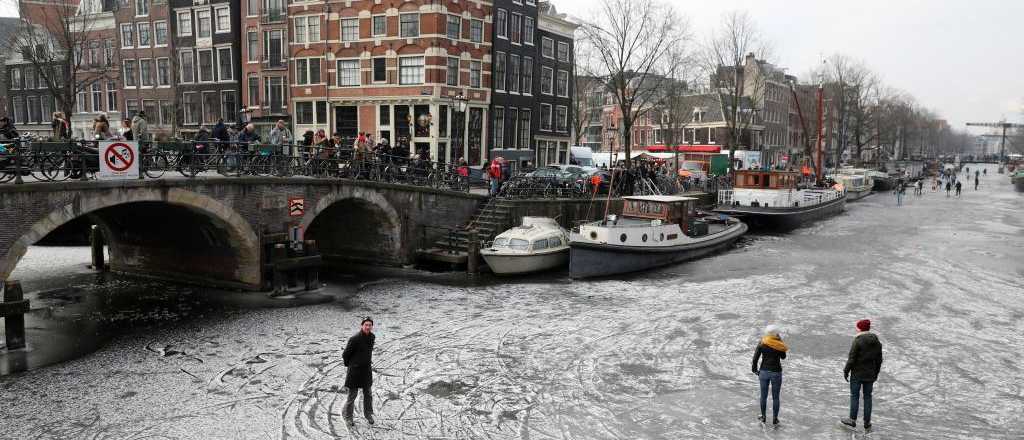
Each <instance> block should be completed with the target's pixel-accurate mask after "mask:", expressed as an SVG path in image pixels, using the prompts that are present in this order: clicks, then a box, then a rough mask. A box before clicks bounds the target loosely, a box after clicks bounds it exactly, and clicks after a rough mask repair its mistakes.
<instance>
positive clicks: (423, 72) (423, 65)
mask: <svg viewBox="0 0 1024 440" xmlns="http://www.w3.org/2000/svg"><path fill="white" fill-rule="evenodd" d="M414 59H419V60H420V64H419V66H412V67H419V68H420V72H419V81H418V82H406V81H405V79H404V76H403V75H402V68H403V67H405V66H403V65H402V63H403V62H404V61H406V60H414ZM426 77H427V57H425V56H423V55H420V56H411V57H398V84H399V85H418V84H423V83H425V82H426Z"/></svg>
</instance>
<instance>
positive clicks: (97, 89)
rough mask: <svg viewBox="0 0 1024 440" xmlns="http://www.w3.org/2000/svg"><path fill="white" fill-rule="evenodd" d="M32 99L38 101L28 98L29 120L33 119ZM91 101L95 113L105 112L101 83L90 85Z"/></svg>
mask: <svg viewBox="0 0 1024 440" xmlns="http://www.w3.org/2000/svg"><path fill="white" fill-rule="evenodd" d="M96 96H99V97H100V99H96ZM32 98H36V99H38V97H35V96H29V98H28V100H29V109H30V111H29V112H28V113H29V119H32V111H31V108H32V105H31V101H32ZM89 101H90V102H89V103H90V104H92V111H94V112H101V111H103V86H101V85H100V83H98V82H94V83H92V84H90V85H89ZM97 101H98V102H97Z"/></svg>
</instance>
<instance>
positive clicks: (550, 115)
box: [537, 103, 555, 131]
mask: <svg viewBox="0 0 1024 440" xmlns="http://www.w3.org/2000/svg"><path fill="white" fill-rule="evenodd" d="M545 107H547V109H548V119H547V121H545V120H544V108H545ZM537 118H538V121H539V122H540V131H554V129H553V128H554V127H553V126H552V125H551V124H553V123H554V119H555V109H554V107H553V106H552V105H551V104H547V103H541V105H540V115H537ZM545 122H546V123H547V125H546V126H545Z"/></svg>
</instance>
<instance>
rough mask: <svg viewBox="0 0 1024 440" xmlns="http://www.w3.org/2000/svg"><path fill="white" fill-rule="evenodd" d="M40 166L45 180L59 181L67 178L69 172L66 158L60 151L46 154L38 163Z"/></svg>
mask: <svg viewBox="0 0 1024 440" xmlns="http://www.w3.org/2000/svg"><path fill="white" fill-rule="evenodd" d="M40 165H41V167H42V173H43V176H44V177H45V178H46V180H49V181H52V182H60V181H62V180H67V178H68V177H70V175H71V173H70V171H69V170H68V159H67V157H66V156H64V154H62V153H51V154H48V155H46V159H44V160H43V163H41V164H40Z"/></svg>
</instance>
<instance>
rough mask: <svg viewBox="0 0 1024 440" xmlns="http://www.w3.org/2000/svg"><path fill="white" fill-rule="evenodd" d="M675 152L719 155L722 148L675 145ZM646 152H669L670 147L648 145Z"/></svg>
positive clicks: (716, 146) (717, 146)
mask: <svg viewBox="0 0 1024 440" xmlns="http://www.w3.org/2000/svg"><path fill="white" fill-rule="evenodd" d="M675 148H676V150H678V151H679V152H680V153H720V152H722V147H721V146H719V145H677V146H676V147H675ZM647 151H648V152H650V153H662V152H671V151H672V147H669V146H667V145H649V146H648V147H647Z"/></svg>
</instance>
